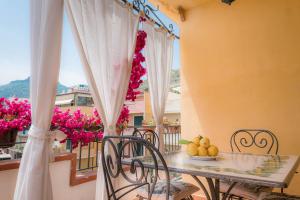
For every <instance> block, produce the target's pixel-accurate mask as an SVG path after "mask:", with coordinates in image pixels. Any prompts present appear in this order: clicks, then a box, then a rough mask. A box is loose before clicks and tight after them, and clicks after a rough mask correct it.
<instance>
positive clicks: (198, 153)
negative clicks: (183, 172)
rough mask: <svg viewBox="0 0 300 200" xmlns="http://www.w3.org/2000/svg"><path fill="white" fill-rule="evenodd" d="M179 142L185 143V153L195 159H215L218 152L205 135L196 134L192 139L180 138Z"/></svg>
mask: <svg viewBox="0 0 300 200" xmlns="http://www.w3.org/2000/svg"><path fill="white" fill-rule="evenodd" d="M179 143H180V144H184V145H187V147H186V153H187V154H188V155H189V156H190V157H191V158H192V159H196V160H203V161H209V160H216V159H217V157H218V154H219V149H218V147H216V146H215V145H212V144H211V143H210V140H209V139H208V138H207V137H202V136H197V137H195V138H194V139H193V140H192V141H189V140H180V141H179Z"/></svg>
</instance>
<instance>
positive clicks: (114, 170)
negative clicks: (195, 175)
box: [101, 136, 199, 200]
mask: <svg viewBox="0 0 300 200" xmlns="http://www.w3.org/2000/svg"><path fill="white" fill-rule="evenodd" d="M119 142H121V146H117V145H116V144H117V143H119ZM137 145H141V146H142V147H143V149H145V150H146V151H147V153H148V154H147V156H132V157H129V158H124V157H123V151H124V150H125V149H128V147H129V148H130V149H133V151H135V150H136V149H137V148H135V147H137ZM132 147H134V148H132ZM104 149H110V151H109V152H110V153H105V151H104ZM135 153H136V152H135ZM135 153H133V155H137V154H135ZM101 154H102V167H103V171H104V175H105V184H106V191H107V197H108V198H107V199H108V200H119V199H128V196H129V195H130V194H131V195H133V192H136V194H139V195H138V196H137V197H138V199H166V200H168V199H176V200H177V199H178V200H179V199H185V196H184V197H182V196H183V195H184V194H186V193H187V191H190V192H192V193H189V195H187V197H188V198H191V196H190V195H192V194H193V193H194V192H196V191H198V190H199V189H198V188H197V187H195V186H193V185H192V184H188V183H185V184H181V185H178V184H177V185H174V184H173V183H172V182H171V181H170V176H169V171H168V167H167V165H166V162H165V160H164V159H163V157H162V155H161V153H160V152H159V150H158V149H157V148H156V147H155V146H154V145H153V144H151V143H150V142H149V141H147V140H145V139H143V138H139V137H133V136H108V137H104V138H103V143H102V153H101ZM149 162H151V163H152V168H153V173H152V174H151V176H150V174H149V173H148V171H147V170H146V169H147V163H148V166H149ZM148 168H149V167H148ZM159 174H160V175H163V176H164V180H159V179H158V175H159ZM119 177H120V178H123V181H126V183H127V184H126V185H125V186H119V187H116V186H114V184H113V182H114V180H116V179H117V178H119ZM191 188H193V190H191ZM123 197H124V198H123ZM181 197H182V198H181ZM132 199H133V198H132Z"/></svg>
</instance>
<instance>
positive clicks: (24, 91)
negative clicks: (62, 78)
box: [0, 78, 68, 98]
mask: <svg viewBox="0 0 300 200" xmlns="http://www.w3.org/2000/svg"><path fill="white" fill-rule="evenodd" d="M29 82H30V80H29V78H27V79H25V80H15V81H11V82H10V83H8V84H6V85H1V86H0V97H6V98H9V97H18V98H29V84H30V83H29ZM67 90H68V87H67V86H64V85H62V84H60V83H58V85H57V93H62V92H63V91H67Z"/></svg>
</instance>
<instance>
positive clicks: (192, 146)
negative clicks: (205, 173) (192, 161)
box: [187, 143, 198, 156]
mask: <svg viewBox="0 0 300 200" xmlns="http://www.w3.org/2000/svg"><path fill="white" fill-rule="evenodd" d="M197 148H198V146H197V145H196V144H194V143H190V144H188V145H187V153H188V154H189V155H190V156H196V155H197V154H198V150H197Z"/></svg>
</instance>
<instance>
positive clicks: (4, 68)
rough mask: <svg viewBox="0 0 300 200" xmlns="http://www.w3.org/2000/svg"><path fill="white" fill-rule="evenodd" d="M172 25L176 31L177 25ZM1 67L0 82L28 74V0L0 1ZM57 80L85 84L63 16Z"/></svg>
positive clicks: (176, 52)
mask: <svg viewBox="0 0 300 200" xmlns="http://www.w3.org/2000/svg"><path fill="white" fill-rule="evenodd" d="M160 17H161V19H163V21H164V22H166V24H169V23H172V21H171V20H169V19H168V18H166V17H165V16H163V15H162V14H160ZM173 25H174V27H175V32H176V33H177V34H178V32H179V30H178V28H177V26H176V24H175V23H173ZM179 67H180V62H179V41H178V40H176V41H175V44H174V61H173V68H175V69H178V68H179ZM0 70H1V75H0V85H2V84H6V83H8V82H10V81H12V80H16V79H25V78H27V77H28V76H29V74H30V46H29V0H1V1H0ZM59 80H60V82H61V83H63V84H65V85H67V86H72V85H76V84H79V83H86V79H85V77H84V75H83V70H82V66H81V63H80V60H79V56H78V53H77V50H76V47H75V44H74V39H73V36H72V33H71V30H70V26H69V24H68V21H67V18H66V16H64V30H63V44H62V60H61V69H60V77H59Z"/></svg>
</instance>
